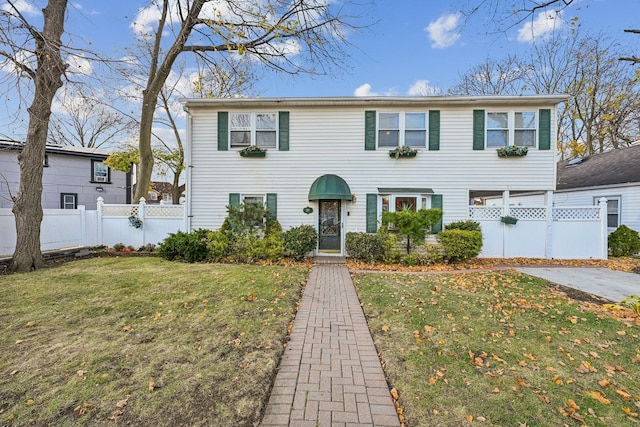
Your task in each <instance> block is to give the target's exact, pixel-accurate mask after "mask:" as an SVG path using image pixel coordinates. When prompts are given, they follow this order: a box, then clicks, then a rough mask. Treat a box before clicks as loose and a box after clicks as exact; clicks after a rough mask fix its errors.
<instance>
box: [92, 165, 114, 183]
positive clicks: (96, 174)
mask: <svg viewBox="0 0 640 427" xmlns="http://www.w3.org/2000/svg"><path fill="white" fill-rule="evenodd" d="M109 178H110V177H109V167H108V166H107V165H105V164H104V162H101V161H100V160H92V161H91V180H92V181H93V182H109Z"/></svg>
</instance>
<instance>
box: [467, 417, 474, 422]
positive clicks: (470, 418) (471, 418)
mask: <svg viewBox="0 0 640 427" xmlns="http://www.w3.org/2000/svg"><path fill="white" fill-rule="evenodd" d="M467 421H469V422H470V423H472V422H473V415H467Z"/></svg>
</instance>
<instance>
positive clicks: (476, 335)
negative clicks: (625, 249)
mask: <svg viewBox="0 0 640 427" xmlns="http://www.w3.org/2000/svg"><path fill="white" fill-rule="evenodd" d="M353 279H354V284H355V285H356V288H357V290H358V295H359V297H360V299H361V301H362V305H363V308H364V311H365V314H366V316H367V319H368V322H369V327H370V329H371V331H372V334H373V335H374V339H375V343H376V346H377V349H378V351H379V352H380V354H381V358H382V360H383V365H384V369H385V372H386V374H387V377H388V379H389V381H390V383H391V386H392V387H395V388H396V389H397V391H398V393H399V400H398V403H399V406H400V412H402V417H404V418H405V420H406V423H407V425H408V426H410V427H416V426H456V427H457V426H471V425H473V426H528V427H533V426H564V425H567V426H576V427H578V426H583V425H584V426H589V427H593V426H602V427H605V426H623V425H637V424H638V420H639V418H638V413H640V386H639V385H638V382H637V379H638V378H640V339H639V335H640V328H639V327H638V322H637V318H635V317H633V314H632V313H631V312H625V314H624V316H628V317H623V315H622V314H621V313H623V312H622V311H618V312H613V311H610V310H607V309H605V308H604V307H601V306H595V305H590V304H586V303H582V302H579V301H575V300H571V299H569V298H567V297H566V295H565V294H563V293H561V292H559V291H557V290H555V289H553V288H551V287H549V285H548V284H547V283H546V282H545V281H543V280H540V279H536V278H531V277H528V276H524V275H521V274H517V273H514V272H492V273H465V274H430V275H416V274H401V273H396V274H380V273H366V274H365V273H361V274H354V275H353ZM614 313H617V316H618V317H616V318H612V316H614Z"/></svg>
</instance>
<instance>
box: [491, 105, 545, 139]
mask: <svg viewBox="0 0 640 427" xmlns="http://www.w3.org/2000/svg"><path fill="white" fill-rule="evenodd" d="M536 128H537V120H536V112H535V111H508V112H507V111H496V112H488V113H487V147H506V146H507V145H517V146H526V147H535V145H536Z"/></svg>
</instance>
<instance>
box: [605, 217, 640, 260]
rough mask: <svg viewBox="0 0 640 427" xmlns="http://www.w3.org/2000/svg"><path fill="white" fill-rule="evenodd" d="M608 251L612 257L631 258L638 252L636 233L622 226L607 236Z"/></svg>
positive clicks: (639, 238)
mask: <svg viewBox="0 0 640 427" xmlns="http://www.w3.org/2000/svg"><path fill="white" fill-rule="evenodd" d="M609 251H610V252H611V255H612V256H631V255H635V254H637V253H638V252H640V237H639V236H638V232H637V231H635V230H632V229H630V228H629V227H627V226H626V225H624V224H622V225H621V226H620V227H618V228H617V229H616V231H614V232H613V233H611V234H609Z"/></svg>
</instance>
